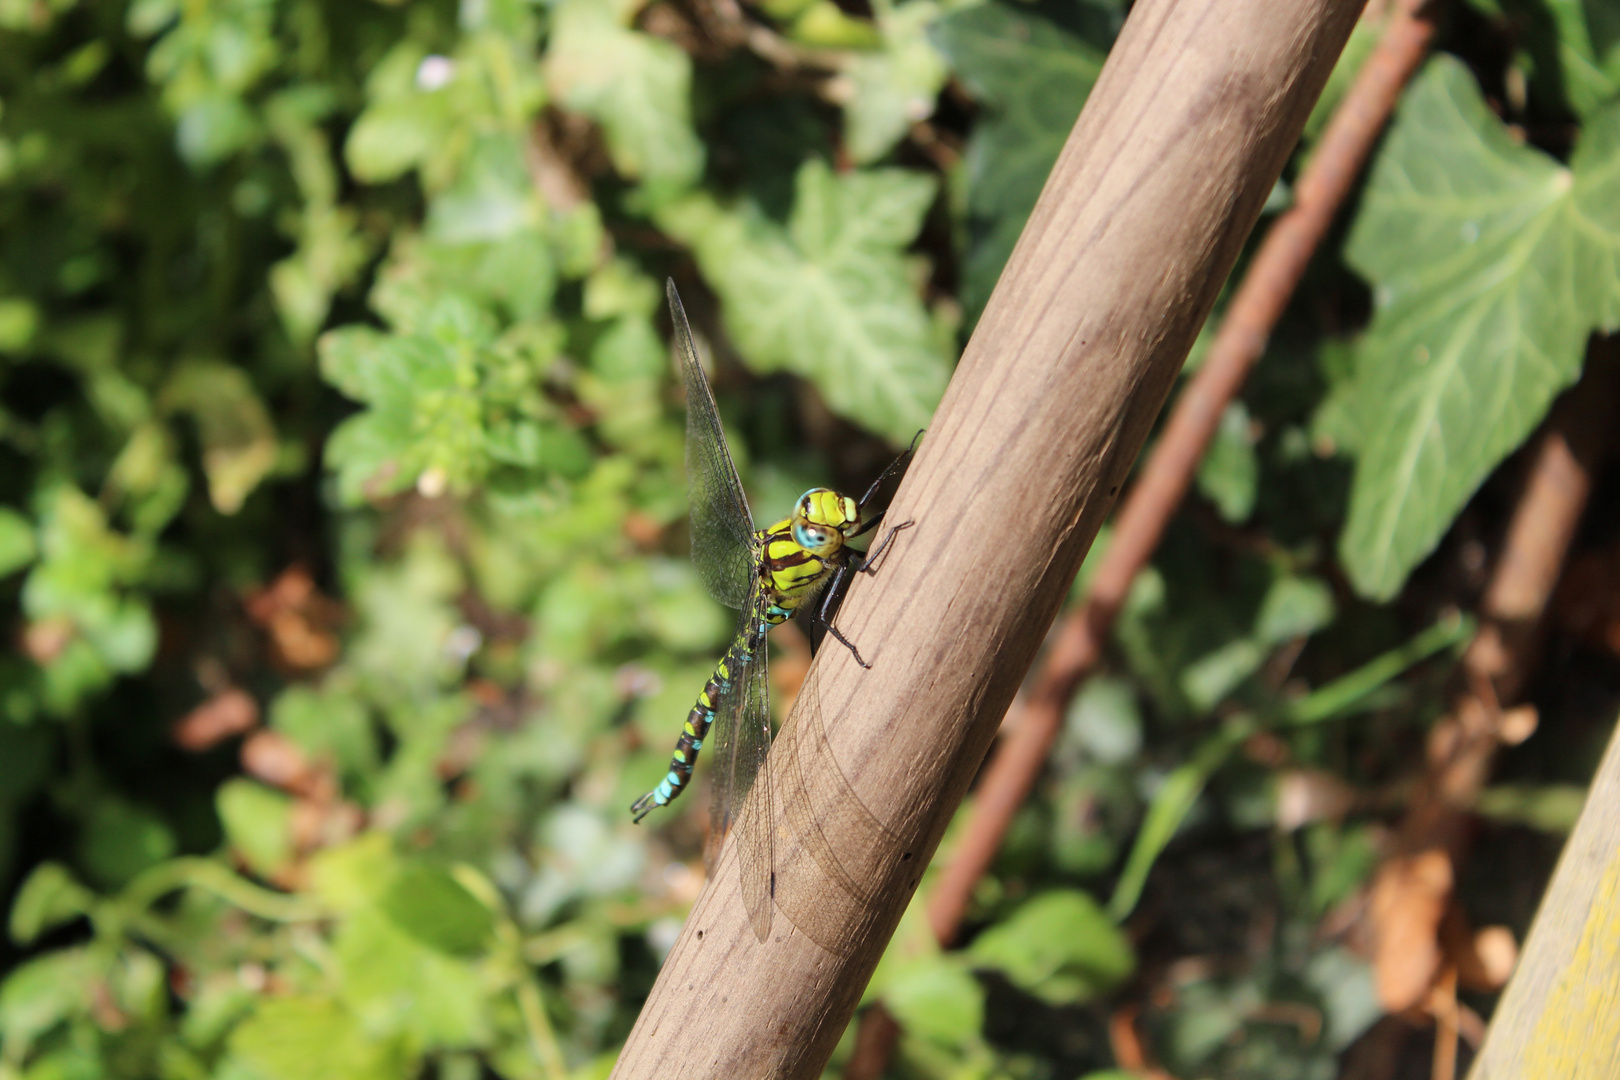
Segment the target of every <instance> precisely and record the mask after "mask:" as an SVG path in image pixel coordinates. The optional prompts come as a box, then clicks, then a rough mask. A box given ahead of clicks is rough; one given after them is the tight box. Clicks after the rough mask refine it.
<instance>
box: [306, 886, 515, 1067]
mask: <svg viewBox="0 0 1620 1080" xmlns="http://www.w3.org/2000/svg"><path fill="white" fill-rule="evenodd" d="M333 952H334V954H335V956H336V959H337V964H338V971H339V983H340V985H341V987H342V989H341V990H340V991H339V994H340V997H341V999H342V1001H343V1003H344V1004H345V1005H347V1006H348V1007H349V1008H350V1009H352V1010H353V1011H354V1014H355V1015H356V1016H357V1017H358V1018H359V1019H360V1021H361V1022H362V1023H363V1024H364V1025H365V1027H366V1030H367V1031H370V1032H385V1033H390V1034H393V1033H398V1034H402V1035H406V1036H408V1037H409V1038H410V1039H411V1040H412V1041H413V1042H414V1043H416V1044H418V1045H424V1046H426V1047H429V1048H433V1047H442V1046H468V1045H474V1044H477V1043H480V1042H484V1041H486V1040H487V1039H488V1032H487V1028H488V1025H489V1003H488V1002H487V1001H486V1000H485V998H486V992H485V990H484V986H483V982H482V980H481V978H480V977H479V974H478V971H477V970H476V969H475V968H474V967H473V966H472V965H470V964H467V963H464V962H462V961H459V960H456V959H453V958H451V957H450V956H447V955H446V954H445V953H444V952H443V951H442V950H439V949H436V948H433V947H431V946H430V945H427V944H424V943H423V942H422V941H421V940H420V939H419V938H417V937H416V936H414V935H412V934H408V933H406V932H405V931H404V930H403V929H401V928H400V927H399V926H398V925H397V924H396V923H395V922H394V921H393V920H391V919H388V918H384V917H383V916H382V914H381V913H379V912H377V911H375V910H361V911H358V912H356V913H355V914H354V915H353V916H351V917H350V918H349V919H347V920H346V921H345V922H344V924H343V927H342V929H341V930H340V931H339V932H338V935H337V941H336V942H335V943H334V948H333Z"/></svg>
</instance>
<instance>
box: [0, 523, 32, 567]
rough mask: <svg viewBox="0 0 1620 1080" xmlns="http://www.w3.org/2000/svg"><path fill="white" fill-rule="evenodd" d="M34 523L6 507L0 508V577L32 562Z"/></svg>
mask: <svg viewBox="0 0 1620 1080" xmlns="http://www.w3.org/2000/svg"><path fill="white" fill-rule="evenodd" d="M38 553H39V545H38V544H36V543H35V542H34V523H33V522H31V521H29V520H28V519H27V518H25V517H23V516H22V515H21V514H19V513H17V511H15V510H13V509H11V508H10V507H8V506H0V577H5V576H6V575H8V574H12V573H15V572H16V571H18V570H21V569H22V568H23V567H25V566H27V565H28V564H29V563H31V562H33V561H34V556H35V555H37V554H38Z"/></svg>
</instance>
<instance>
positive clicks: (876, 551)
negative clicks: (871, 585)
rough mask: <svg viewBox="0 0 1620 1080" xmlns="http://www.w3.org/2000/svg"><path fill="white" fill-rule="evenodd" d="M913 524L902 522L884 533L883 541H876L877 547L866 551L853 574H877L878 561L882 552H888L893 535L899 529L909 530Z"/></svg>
mask: <svg viewBox="0 0 1620 1080" xmlns="http://www.w3.org/2000/svg"><path fill="white" fill-rule="evenodd" d="M915 524H917V523H916V522H915V521H903V522H901V523H900V524H898V525H896V526H894V527H893V528H891V529H890V530H889V531H888V532H886V533H884V534H883V539H882V540H879V541H878V545H877V547H875V548H873V549H872V550H871V551H868V552H867V553H866V556H865V558H863V559H861V564H860V565H859V566H857V567H856V568H855V572H856V573H857V574H875V573H877V569H878V568H877V563H878V560H879V559H880V558H882V556H883V553H884V551H886V550H888V547H889V542H890V541H891V540H893V539H894V534H895V533H897V532H899V531H900V530H901V529H909V528H911V527H912V526H913V525H915Z"/></svg>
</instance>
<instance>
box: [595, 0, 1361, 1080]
mask: <svg viewBox="0 0 1620 1080" xmlns="http://www.w3.org/2000/svg"><path fill="white" fill-rule="evenodd" d="M1360 7H1361V4H1360V3H1359V0H1141V2H1139V3H1138V4H1137V5H1136V6H1135V8H1134V9H1133V10H1132V11H1131V14H1130V17H1129V19H1128V20H1127V21H1126V24H1125V27H1124V29H1123V31H1122V32H1121V34H1120V37H1119V40H1118V41H1117V42H1116V43H1115V45H1114V48H1113V50H1112V52H1111V53H1110V54H1109V57H1108V62H1107V64H1106V65H1105V67H1104V68H1103V72H1102V75H1101V77H1100V78H1099V80H1098V81H1097V85H1096V87H1095V88H1094V89H1093V90H1092V93H1091V96H1090V98H1089V100H1088V101H1087V102H1086V106H1085V110H1084V112H1082V113H1081V115H1080V119H1079V121H1078V122H1077V123H1076V125H1075V128H1074V131H1073V132H1072V133H1071V134H1070V136H1069V140H1068V142H1067V144H1066V145H1065V146H1064V149H1063V154H1062V156H1061V157H1060V158H1059V160H1058V163H1057V165H1056V166H1055V167H1054V169H1053V171H1052V175H1051V176H1050V177H1049V178H1048V180H1047V183H1046V187H1045V189H1044V190H1043V191H1042V193H1041V199H1040V202H1039V204H1038V205H1037V206H1036V208H1035V211H1034V213H1033V214H1032V215H1031V216H1030V220H1029V223H1028V224H1027V225H1026V226H1025V228H1024V232H1023V236H1022V238H1021V239H1020V240H1019V243H1018V247H1017V249H1016V250H1015V251H1014V252H1013V256H1012V259H1011V261H1010V262H1009V263H1008V265H1007V269H1006V270H1005V271H1004V272H1003V273H1002V276H1001V280H1000V281H999V282H998V283H997V285H996V289H995V293H994V295H992V297H991V299H990V303H989V305H988V306H987V307H986V309H985V312H984V316H983V318H982V319H981V320H980V322H979V326H978V329H977V330H976V332H975V333H974V335H973V340H972V341H971V342H970V343H969V345H968V348H967V352H966V353H965V355H964V356H963V358H962V362H961V365H960V366H959V367H958V369H957V371H956V375H955V377H954V378H953V379H952V381H951V385H950V388H949V389H948V390H947V391H946V394H945V400H944V401H943V402H942V403H941V405H940V408H939V412H938V414H937V416H936V417H935V421H934V424H933V426H932V427H931V428H930V429H929V431H928V434H927V436H926V437H925V438H924V440H923V443H922V446H921V447H920V448H919V450H918V452H917V457H916V460H915V462H914V463H913V465H912V467H911V470H910V472H909V473H908V475H907V477H906V480H905V482H904V483H903V484H902V485H901V488H900V490H899V492H898V493H897V494H896V497H895V500H894V503H893V505H892V506H891V507H890V509H889V512H888V516H887V517H886V518H885V523H886V524H899V523H901V522H905V521H914V522H915V525H914V526H913V527H911V528H909V529H907V530H906V531H905V532H903V533H901V534H899V535H898V536H897V537H896V539H895V541H894V545H893V548H892V550H891V551H890V552H889V554H888V557H887V558H886V560H885V561H884V564H883V566H882V569H881V571H880V572H879V573H878V574H877V575H876V576H874V577H865V576H862V578H861V579H860V580H858V581H857V582H856V584H855V586H854V587H853V588H852V589H851V591H850V595H849V598H848V599H847V601H846V602H845V604H844V608H843V613H842V614H841V615H840V618H839V625H840V628H841V629H842V630H843V631H844V633H845V634H847V635H848V636H849V637H850V638H851V640H853V641H855V642H856V643H857V644H858V645H859V646H860V649H861V652H862V654H863V655H864V656H865V657H866V658H867V659H868V660H869V661H871V663H872V667H871V669H870V670H863V669H861V668H860V667H859V666H857V665H856V664H855V663H854V661H853V660H852V659H851V658H850V657H849V655H848V652H847V650H844V649H838V648H832V649H826V650H823V652H822V653H821V655H820V659H819V660H818V661H817V670H816V672H815V673H814V674H813V679H814V688H813V689H814V692H813V693H809V694H802V695H801V697H800V705H799V707H798V708H796V709H795V713H794V716H793V717H792V718H791V719H790V721H789V725H788V727H787V729H785V730H784V732H783V734H782V736H781V737H779V739H778V743H777V747H776V748H775V749H774V750H773V752H772V755H771V760H770V762H769V764H768V766H767V768H768V770H769V772H770V788H771V790H773V791H774V792H775V793H776V797H775V799H774V800H773V803H774V805H773V807H772V813H771V814H769V815H766V814H764V813H762V812H760V811H759V810H758V809H757V807H758V806H760V805H762V800H761V799H757V798H756V799H755V800H754V802H753V804H752V805H751V806H750V809H749V811H748V813H747V815H746V816H745V818H744V821H743V823H742V825H741V826H740V828H741V829H742V830H744V831H746V830H749V829H756V828H768V829H769V830H770V835H771V839H772V841H773V846H774V850H775V857H774V863H775V866H776V880H775V883H774V886H775V890H776V903H775V908H776V910H775V913H774V918H773V921H772V924H771V930H770V933H769V935H768V938H767V940H766V941H765V942H763V943H761V942H760V941H758V940H757V939H756V938H755V934H754V930H753V929H752V927H751V926H750V923H749V920H748V916H747V913H746V911H745V907H744V901H743V894H742V891H741V888H740V886H739V880H740V879H739V874H738V866H739V863H740V862H743V861H744V860H740V859H739V858H738V848H739V845H738V844H736V843H735V842H734V841H735V837H733V838H728V840H727V843H726V846H725V848H724V850H723V852H722V854H721V857H720V860H719V863H718V865H717V867H716V870H715V876H714V878H713V880H711V881H710V883H709V885H708V887H707V888H706V889H705V890H704V892H703V894H702V895H701V896H700V897H699V898H698V901H697V904H696V905H695V906H694V908H693V909H692V914H691V917H690V918H689V919H688V920H687V924H686V928H685V930H684V931H683V933H682V934H681V937H680V939H679V940H678V941H677V942H676V944H675V947H674V949H673V950H672V951H671V952H670V955H669V958H668V959H667V960H666V961H665V963H664V968H663V971H662V972H661V973H660V974H659V977H658V982H657V984H656V985H655V986H654V987H653V992H652V995H651V997H650V998H649V999H648V1001H647V1004H646V1006H645V1007H644V1008H643V1009H642V1012H641V1016H640V1018H639V1019H638V1020H637V1022H636V1026H635V1029H634V1030H633V1031H632V1032H631V1034H630V1039H629V1041H628V1042H627V1043H626V1045H625V1048H624V1051H623V1053H622V1054H621V1055H620V1058H619V1062H618V1065H617V1067H616V1068H615V1070H614V1073H613V1075H614V1076H615V1077H618V1078H621V1080H631V1078H637V1080H677V1078H683V1077H724V1078H727V1080H731V1078H746V1080H756V1078H762V1077H793V1078H797V1077H804V1078H812V1077H818V1076H819V1075H820V1073H821V1070H822V1067H823V1066H824V1065H825V1063H826V1061H827V1058H828V1055H829V1054H830V1053H831V1052H832V1048H833V1045H834V1044H835V1043H836V1042H837V1040H838V1037H839V1035H840V1034H841V1033H842V1032H843V1030H844V1027H845V1025H846V1024H847V1023H848V1021H849V1018H850V1015H851V1014H852V1013H853V1012H854V1009H855V1006H856V1003H857V1002H858V1000H859V998H860V995H861V991H862V989H863V988H864V987H865V985H866V982H867V980H868V978H870V976H871V974H872V970H873V968H874V967H875V965H876V964H877V960H878V958H879V956H880V955H881V954H882V952H883V949H884V946H885V944H886V943H887V941H888V939H889V936H890V935H891V934H892V933H893V931H894V927H895V924H896V923H897V922H898V920H899V917H900V913H901V911H902V910H903V909H904V908H905V905H906V903H907V902H908V901H909V900H910V898H911V895H912V892H913V890H914V889H915V888H916V886H917V883H918V881H919V880H920V879H921V876H922V871H923V867H925V866H926V865H927V864H928V860H929V858H930V856H931V855H932V854H933V852H934V848H935V846H936V845H937V844H938V843H939V838H940V835H941V834H942V833H943V831H944V829H945V826H946V824H947V822H949V820H950V818H951V814H952V813H953V812H954V811H955V809H956V807H957V804H958V803H959V802H960V801H961V799H962V796H963V794H964V793H965V791H966V790H967V786H968V784H969V782H970V781H971V779H972V777H973V774H974V772H975V771H976V770H977V769H978V767H979V763H980V761H981V760H982V759H983V757H984V754H985V751H986V749H987V748H988V747H989V745H990V741H991V739H992V738H993V737H994V735H995V731H996V727H997V725H998V724H999V723H1000V721H1001V717H1002V715H1003V714H1004V713H1005V712H1006V709H1007V706H1008V704H1009V703H1010V702H1011V700H1012V696H1013V692H1014V691H1015V690H1016V689H1017V687H1018V684H1019V682H1020V681H1021V680H1022V679H1023V677H1024V674H1025V672H1026V671H1027V670H1028V667H1029V664H1030V662H1031V660H1032V659H1033V657H1034V654H1035V651H1036V649H1037V648H1038V646H1039V645H1040V642H1041V639H1042V636H1043V635H1044V634H1045V632H1046V630H1047V627H1048V626H1049V625H1050V624H1051V621H1052V618H1053V616H1054V615H1055V614H1056V612H1057V609H1058V607H1059V605H1060V603H1061V601H1062V599H1063V597H1064V595H1065V593H1066V592H1067V590H1068V587H1069V584H1070V582H1071V581H1072V580H1073V579H1074V575H1075V572H1076V570H1077V569H1078V568H1079V566H1080V562H1081V560H1082V559H1083V558H1084V556H1085V554H1086V551H1087V549H1088V548H1089V547H1090V546H1091V541H1092V538H1093V537H1094V536H1095V535H1096V532H1097V527H1098V526H1099V525H1100V524H1101V522H1102V520H1103V517H1104V515H1105V514H1106V513H1107V512H1108V510H1109V508H1110V507H1111V506H1112V504H1113V501H1114V497H1115V496H1116V495H1117V494H1118V492H1119V486H1120V484H1121V483H1122V482H1123V481H1124V478H1125V475H1126V473H1127V472H1128V471H1129V469H1130V466H1131V463H1132V461H1134V460H1135V458H1136V455H1137V452H1138V450H1140V448H1141V446H1142V443H1143V441H1144V440H1145V439H1146V437H1147V434H1148V430H1149V428H1150V426H1151V425H1152V423H1153V419H1154V417H1155V416H1156V415H1157V414H1158V412H1159V409H1160V407H1161V406H1162V405H1163V403H1164V399H1165V397H1166V395H1167V394H1168V392H1169V390H1170V386H1171V384H1172V382H1173V381H1174V379H1175V377H1176V373H1177V372H1178V371H1179V370H1180V368H1181V364H1182V361H1183V360H1184V359H1185V357H1186V355H1187V350H1188V349H1189V348H1190V347H1191V345H1192V342H1193V338H1194V336H1195V335H1196V334H1197V332H1198V328H1199V326H1200V325H1201V324H1202V323H1203V321H1204V318H1205V316H1206V315H1207V314H1208V313H1209V309H1210V307H1211V305H1212V304H1213V303H1214V300H1215V296H1216V293H1217V291H1218V290H1219V288H1220V286H1221V283H1222V282H1223V281H1224V280H1225V278H1226V275H1227V272H1228V271H1229V270H1230V269H1231V267H1232V264H1233V262H1234V260H1235V259H1236V257H1237V254H1238V250H1239V248H1240V247H1241V245H1242V243H1243V241H1244V238H1245V237H1247V236H1248V234H1249V231H1250V229H1251V228H1252V227H1253V225H1254V222H1255V219H1256V218H1257V217H1258V216H1259V213H1260V208H1261V205H1262V204H1263V203H1264V202H1265V199H1266V195H1267V194H1268V193H1269V192H1270V190H1271V188H1272V184H1273V183H1274V182H1275V181H1276V179H1277V176H1278V174H1279V172H1280V171H1281V169H1282V166H1283V163H1284V162H1285V161H1286V160H1287V158H1288V155H1289V153H1290V151H1291V150H1292V149H1293V147H1294V144H1295V142H1296V141H1297V139H1298V138H1299V133H1300V130H1301V129H1302V128H1303V126H1304V123H1305V117H1306V115H1307V114H1308V113H1309V112H1310V109H1311V106H1312V105H1313V104H1314V103H1315V101H1316V98H1317V95H1318V93H1319V92H1320V91H1321V88H1322V84H1323V83H1324V82H1325V81H1326V79H1327V76H1328V73H1329V71H1330V70H1331V69H1332V66H1333V62H1334V60H1335V59H1336V58H1337V57H1338V55H1339V50H1340V49H1341V48H1342V46H1343V44H1344V41H1345V39H1346V38H1347V37H1348V35H1349V33H1350V28H1351V26H1352V25H1353V23H1354V22H1355V19H1356V16H1357V14H1358V13H1359V11H1360ZM811 701H816V702H818V703H819V706H820V707H819V710H817V711H816V712H815V713H814V715H810V710H809V703H810V702H811ZM755 790H756V792H758V791H760V790H761V787H760V786H759V785H756V789H755ZM741 847H743V848H744V849H750V848H752V849H753V850H758V845H757V844H755V845H748V844H743V845H741ZM800 923H803V924H804V925H803V926H800V925H799V924H800Z"/></svg>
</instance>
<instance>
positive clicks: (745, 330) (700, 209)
mask: <svg viewBox="0 0 1620 1080" xmlns="http://www.w3.org/2000/svg"><path fill="white" fill-rule="evenodd" d="M796 192H797V197H796V198H795V200H794V204H793V213H792V217H791V218H790V220H789V223H788V229H787V231H786V232H784V231H783V230H782V229H781V228H780V227H779V226H777V225H776V224H774V223H773V222H771V221H769V220H767V219H766V218H765V216H764V215H763V214H761V213H760V212H759V211H758V210H757V208H755V207H753V206H752V205H751V204H748V205H745V206H744V207H742V208H741V209H738V210H727V209H724V208H722V207H720V206H719V205H717V204H716V203H714V202H712V201H711V200H710V199H708V197H707V196H692V197H690V198H688V199H685V200H682V201H680V202H678V203H674V204H669V205H666V206H664V207H663V208H661V210H660V211H659V215H658V216H659V223H660V224H661V225H662V226H663V227H664V229H665V230H666V231H668V232H669V233H671V234H672V235H674V236H676V237H678V238H679V239H681V240H682V241H684V242H686V243H687V244H689V245H691V246H692V250H693V254H694V255H695V256H696V257H697V260H698V265H699V266H700V267H701V268H702V269H703V273H704V276H705V277H706V278H707V279H708V280H709V281H710V283H711V284H713V285H714V287H715V289H716V291H718V292H719V293H720V296H721V298H722V299H723V300H724V301H725V303H726V307H725V319H726V327H727V329H728V330H729V331H730V333H731V336H732V339H733V340H734V341H735V342H736V343H737V345H738V347H739V348H740V349H741V350H742V352H743V354H744V356H745V357H746V358H747V360H748V362H749V363H750V365H751V366H753V367H754V368H755V369H757V370H759V371H776V370H783V369H785V370H788V371H792V372H795V373H796V374H799V375H802V376H804V377H805V378H807V379H809V380H810V381H811V382H812V383H814V384H815V386H816V388H817V389H818V390H819V391H820V392H821V394H822V396H823V397H824V398H826V400H827V403H828V404H829V405H830V406H832V408H833V409H834V410H835V411H836V412H838V413H840V414H841V415H843V416H846V417H848V418H850V419H851V420H854V421H857V422H858V423H861V424H863V425H865V426H866V427H868V428H870V429H871V430H873V431H877V432H880V433H882V434H884V435H887V436H888V437H889V438H891V439H893V440H894V441H896V442H905V441H908V440H909V439H911V437H912V436H913V435H915V434H916V433H917V431H918V430H919V429H921V428H923V427H926V426H927V424H928V420H929V417H930V416H931V415H932V414H933V409H934V406H935V405H936V404H937V403H938V402H939V398H940V395H941V394H942V393H944V390H945V382H946V380H947V378H948V376H949V368H948V361H947V357H946V355H945V352H944V350H943V349H942V348H941V344H940V341H939V338H938V335H937V334H936V332H935V330H934V328H933V326H932V325H931V323H930V321H929V317H928V313H927V311H926V310H925V309H924V308H923V306H922V303H921V301H920V300H919V299H918V297H917V293H916V289H915V287H914V286H913V285H912V281H911V277H910V275H909V274H908V272H907V266H906V261H905V259H904V257H903V256H902V254H901V249H902V248H903V247H904V246H905V245H907V244H909V243H910V242H911V240H912V239H913V238H914V237H915V236H916V235H917V230H918V229H919V228H920V226H921V224H922V217H923V214H924V213H925V212H926V211H927V209H928V207H929V205H930V203H932V201H933V198H934V183H933V181H932V180H931V179H930V178H928V177H926V176H922V175H919V174H915V173H908V172H903V171H901V170H898V169H887V170H874V171H870V172H854V173H848V174H845V175H842V176H838V175H834V173H833V172H832V170H830V169H829V168H827V166H826V165H824V164H822V163H821V162H819V161H811V162H809V163H807V164H805V165H804V166H803V168H801V169H800V170H799V174H798V180H797V184H796Z"/></svg>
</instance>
